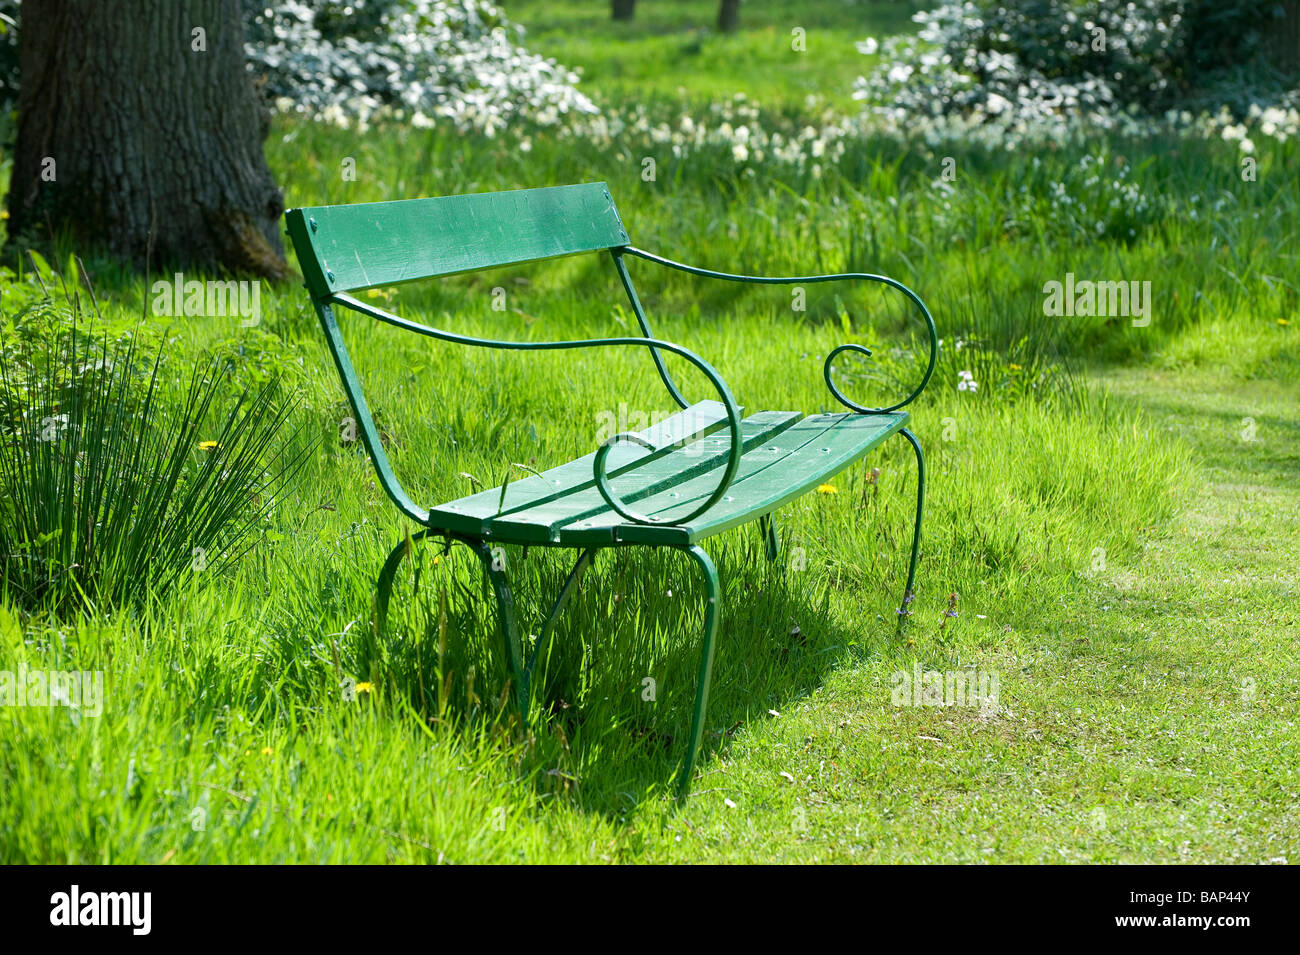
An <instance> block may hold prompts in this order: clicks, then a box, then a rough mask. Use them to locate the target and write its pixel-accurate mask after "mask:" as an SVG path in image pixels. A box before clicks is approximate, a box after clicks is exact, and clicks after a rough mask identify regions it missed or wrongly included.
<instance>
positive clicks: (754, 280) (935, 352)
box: [622, 246, 939, 414]
mask: <svg viewBox="0 0 1300 955" xmlns="http://www.w3.org/2000/svg"><path fill="white" fill-rule="evenodd" d="M622 251H623V252H625V253H626V254H628V255H634V256H636V257H638V258H642V259H645V260H646V261H648V262H654V263H656V264H658V265H663V266H666V267H667V268H670V269H677V270H678V271H680V272H688V273H690V274H691V275H699V276H702V277H703V278H712V279H722V280H724V281H728V282H745V283H748V284H751V285H799V284H816V283H819V282H837V281H842V280H849V279H855V280H858V281H863V282H878V283H880V284H881V285H888V286H889V287H890V288H893V289H897V290H898V291H900V292H902V293H903V294H904V295H906V296H907V297H908V298H909V299H911V301H912V303H913V304H914V305H915V306H916V307H917V308H918V309H920V310H921V316H922V317H923V318H924V319H925V324H926V329H927V330H928V332H929V334H930V360H929V363H928V364H927V365H926V368H925V375H924V376H923V377H922V378H921V383H920V384H919V385H917V386H916V388H915V389H913V391H912V393H911V394H909V395H908V396H907V397H906V398H904V399H903V400H902V401H899V402H896V403H895V404H892V405H889V406H887V407H883V408H868V407H865V406H864V405H860V404H858V403H857V402H855V401H853V400H851V399H850V398H848V397H847V396H846V395H845V394H844V393H843V392H842V391H840V389H839V388H838V387H837V386H836V384H835V382H834V380H833V379H832V377H831V370H832V369H831V362H832V360H833V359H834V358H835V356H837V355H839V354H842V353H843V352H846V351H853V352H857V353H859V354H862V355H866V356H870V355H871V350H870V349H869V348H867V347H865V346H863V345H859V344H856V343H854V342H849V343H846V344H843V345H840V346H838V347H836V348H834V349H833V350H832V351H831V353H830V354H829V355H827V356H826V362H825V364H824V365H823V367H822V374H823V377H825V379H826V386H827V387H828V388H829V389H830V391H831V394H833V395H834V396H835V398H836V400H837V401H839V402H840V404H842V405H844V406H845V407H846V408H849V409H850V410H852V411H856V412H858V413H859V414H888V413H890V412H892V411H897V410H898V409H899V408H902V407H904V406H905V405H908V404H910V403H911V402H912V401H913V400H914V399H915V398H916V397H917V396H918V395H919V394H920V393H921V392H922V391H924V390H925V386H926V385H928V384H929V383H930V376H931V375H933V374H934V366H935V362H936V361H937V359H938V357H939V333H938V331H937V330H936V329H935V327H934V318H933V317H931V315H930V310H929V309H927V308H926V307H925V303H924V302H922V301H921V298H920V296H918V295H917V294H916V293H915V292H913V291H912V290H911V289H910V288H908V287H907V286H906V285H904V284H903V283H902V282H899V281H898V280H897V279H891V278H890V277H889V276H887V275H875V274H873V273H870V272H841V273H836V274H832V275H792V276H763V275H737V274H734V273H731V272H715V271H713V270H712V269H701V268H697V267H696V266H693V265H686V264H685V263H682V262H674V261H673V260H672V259H665V258H664V257H663V256H659V255H655V254H654V253H652V252H646V251H644V250H642V249H638V248H635V247H633V246H627V247H626V248H624V249H623V250H622Z"/></svg>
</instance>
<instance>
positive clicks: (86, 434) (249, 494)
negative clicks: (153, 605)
mask: <svg viewBox="0 0 1300 955" xmlns="http://www.w3.org/2000/svg"><path fill="white" fill-rule="evenodd" d="M80 300H81V297H80V295H77V296H76V297H74V296H73V295H72V294H70V293H69V292H68V291H67V289H66V288H65V290H64V294H63V296H62V301H58V300H56V299H55V298H54V297H53V296H51V295H49V294H47V295H46V296H45V297H44V298H42V299H41V300H39V301H36V302H32V303H30V304H28V305H27V306H25V308H24V309H23V310H21V312H20V313H19V314H18V315H17V316H14V319H15V320H13V321H6V324H14V325H17V326H23V327H27V328H28V329H29V331H30V330H32V329H35V333H34V334H26V335H17V334H15V335H14V336H12V337H10V338H9V343H8V344H6V346H5V347H3V348H0V415H2V417H0V594H3V596H4V598H5V599H6V600H8V601H10V602H12V603H14V604H17V605H19V606H22V607H24V608H27V609H29V610H44V611H50V612H54V613H66V612H69V611H76V610H88V609H92V608H107V607H119V606H123V605H127V604H131V603H138V602H139V601H140V600H141V599H143V598H145V597H146V596H148V595H150V594H154V595H159V594H162V593H165V592H166V591H168V590H169V589H171V588H173V587H174V586H175V585H176V584H177V583H178V582H180V581H181V580H182V579H184V578H185V577H186V576H187V575H189V574H195V573H198V574H215V573H219V572H220V571H221V570H222V569H223V568H224V567H225V566H226V565H228V564H229V563H230V562H231V561H233V560H235V559H236V558H237V557H238V556H240V555H241V554H242V553H243V552H244V551H245V550H246V549H247V548H248V547H249V546H251V541H252V540H253V539H254V536H253V532H254V530H255V529H256V528H257V527H258V525H259V524H260V523H261V522H262V521H264V520H265V519H266V518H267V517H268V514H269V511H270V509H271V508H272V507H273V506H274V502H275V501H276V499H277V498H278V496H279V495H280V494H281V493H282V491H283V490H284V489H285V487H286V485H287V483H288V482H289V481H290V480H291V479H292V477H293V474H294V473H295V471H296V470H297V467H298V466H299V465H300V464H301V463H302V460H303V457H304V454H305V449H304V448H303V447H302V446H301V445H295V443H294V442H293V441H292V436H291V435H290V434H288V429H287V428H286V425H287V423H288V420H289V418H290V415H291V413H292V411H293V408H294V402H293V401H292V399H291V398H289V397H287V396H286V395H285V394H284V390H283V389H282V388H281V387H280V386H279V385H278V383H277V382H276V381H270V382H268V383H266V384H264V385H263V386H261V387H260V388H259V389H257V390H255V391H252V392H251V393H250V392H247V391H246V392H244V393H242V394H239V395H237V396H236V395H233V394H232V393H231V392H232V389H231V386H230V384H229V381H228V378H229V376H228V374H227V373H226V370H225V368H224V367H223V365H222V363H220V362H218V361H199V362H196V363H195V364H194V365H193V367H192V369H191V370H190V371H189V372H188V374H187V375H172V374H171V373H170V371H169V370H167V371H165V369H168V368H169V366H168V363H167V362H165V360H164V352H165V350H166V345H165V344H164V343H162V342H159V343H157V344H153V343H152V340H153V338H154V336H152V335H151V334H149V333H148V332H147V331H146V330H144V329H139V330H137V331H138V333H137V334H118V335H113V334H110V333H109V331H108V330H107V328H106V327H105V326H103V325H102V323H101V324H100V325H99V327H96V324H95V321H94V317H93V316H89V315H86V314H85V313H83V311H82V308H81V304H80ZM7 337H8V336H7ZM295 446H296V447H297V450H296V451H295V450H292V449H293V448H294V447H295Z"/></svg>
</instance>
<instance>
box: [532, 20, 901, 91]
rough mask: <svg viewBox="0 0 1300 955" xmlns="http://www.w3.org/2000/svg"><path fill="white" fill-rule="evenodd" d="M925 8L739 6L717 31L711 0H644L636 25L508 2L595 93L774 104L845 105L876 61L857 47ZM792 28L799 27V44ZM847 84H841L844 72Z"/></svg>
mask: <svg viewBox="0 0 1300 955" xmlns="http://www.w3.org/2000/svg"><path fill="white" fill-rule="evenodd" d="M925 6H926V5H925V4H922V3H914V2H909V0H887V2H879V3H862V2H858V3H855V2H851V0H812V2H807V3H799V4H796V5H794V7H793V9H791V8H790V7H788V6H787V5H784V4H766V3H753V4H744V5H742V7H741V29H740V30H739V31H737V32H736V33H734V34H724V33H719V32H718V30H717V19H718V5H717V3H714V2H711V0H684V2H672V3H658V2H653V0H650V2H642V3H640V4H638V5H637V10H636V16H635V17H634V19H633V20H632V22H631V23H615V22H614V21H613V20H612V19H611V18H610V10H609V4H608V3H601V2H599V0H587V2H583V3H548V2H546V0H524V2H520V3H515V4H511V5H510V7H509V10H508V12H509V15H510V16H511V17H512V18H513V19H514V20H515V22H516V23H521V24H523V25H524V26H525V28H526V30H527V33H526V35H525V42H526V44H527V46H528V47H529V48H530V49H532V50H535V51H536V52H538V53H542V54H544V55H546V56H549V57H553V58H555V59H556V60H557V61H558V62H560V63H562V64H564V65H565V66H567V67H569V68H571V69H572V68H574V67H581V69H582V78H583V81H582V84H581V85H582V88H583V89H584V91H586V92H587V93H588V95H593V94H594V95H596V96H597V97H598V98H606V97H608V98H610V99H615V100H617V99H621V98H632V99H648V98H653V97H655V96H657V95H664V96H668V97H670V98H674V99H679V98H680V99H693V100H697V101H698V100H699V99H704V98H711V99H716V98H723V97H730V96H732V95H734V94H735V93H744V94H746V95H747V96H750V97H753V98H755V99H757V100H759V101H760V102H763V103H765V104H768V105H770V106H772V107H780V106H795V107H798V106H802V105H803V104H804V102H805V100H806V98H807V97H809V96H815V97H818V98H820V99H822V100H824V101H825V102H826V103H827V104H829V105H832V106H838V107H841V108H844V109H848V108H849V107H850V106H851V105H852V88H851V84H852V80H853V77H855V76H858V75H860V74H861V73H864V72H866V71H867V69H868V67H869V65H870V64H871V63H872V62H874V59H875V58H874V57H871V58H868V57H865V56H863V55H862V54H861V53H859V52H858V51H857V50H856V49H855V47H854V44H855V43H857V42H859V41H861V40H864V39H866V38H867V37H868V36H876V37H881V36H886V35H889V34H893V33H905V32H910V31H912V30H914V29H915V26H914V25H913V24H912V22H911V16H912V14H913V13H915V12H916V11H917V10H919V9H923V8H924V7H925ZM795 30H802V31H803V32H802V34H801V35H799V36H800V37H801V39H800V43H799V44H797V43H796V36H797V35H796V34H795V32H794V31H795ZM846 76H847V77H848V81H847V82H845V81H844V77H846Z"/></svg>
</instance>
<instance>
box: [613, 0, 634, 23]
mask: <svg viewBox="0 0 1300 955" xmlns="http://www.w3.org/2000/svg"><path fill="white" fill-rule="evenodd" d="M612 12H613V15H614V19H615V20H631V19H632V15H633V14H634V13H636V0H613V10H612Z"/></svg>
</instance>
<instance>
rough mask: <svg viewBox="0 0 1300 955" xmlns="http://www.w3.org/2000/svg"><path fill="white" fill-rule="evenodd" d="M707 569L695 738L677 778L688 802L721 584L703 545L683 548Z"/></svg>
mask: <svg viewBox="0 0 1300 955" xmlns="http://www.w3.org/2000/svg"><path fill="white" fill-rule="evenodd" d="M682 550H683V551H684V552H685V553H687V554H690V555H691V557H692V558H694V560H695V562H696V563H697V564H699V565H700V569H701V570H703V571H704V581H705V584H706V586H707V588H708V603H707V604H705V608H704V644H703V646H702V647H701V650H700V671H699V676H698V678H697V680H696V685H695V712H694V713H693V714H692V716H691V737H690V739H689V740H688V741H687V744H686V755H685V757H684V758H683V760H682V768H681V770H680V771H679V774H678V777H677V798H678V800H679V801H680V802H685V801H686V797H687V795H688V794H689V793H690V791H691V778H692V776H693V775H694V772H695V757H696V754H697V753H698V752H699V749H700V741H701V740H702V739H703V738H704V714H705V711H706V710H708V708H709V680H710V679H711V678H712V676H713V651H714V643H715V639H714V638H715V637H716V636H717V634H718V614H719V612H720V609H721V608H720V607H719V601H720V600H721V594H720V592H719V587H718V568H717V567H715V566H714V565H713V560H712V559H711V558H710V557H709V555H708V554H706V553H705V552H704V551H703V550H701V549H700V548H699V547H696V546H694V545H692V546H691V547H683V548H682Z"/></svg>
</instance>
